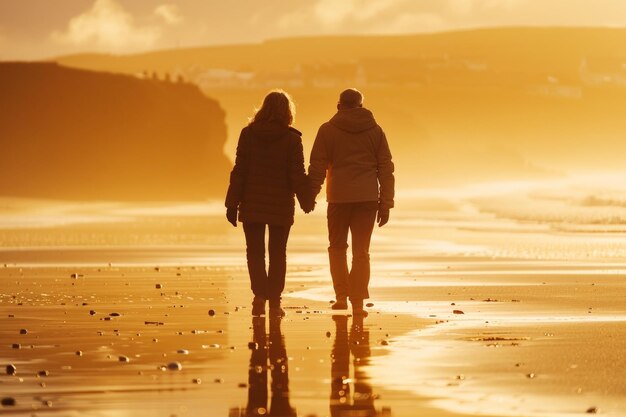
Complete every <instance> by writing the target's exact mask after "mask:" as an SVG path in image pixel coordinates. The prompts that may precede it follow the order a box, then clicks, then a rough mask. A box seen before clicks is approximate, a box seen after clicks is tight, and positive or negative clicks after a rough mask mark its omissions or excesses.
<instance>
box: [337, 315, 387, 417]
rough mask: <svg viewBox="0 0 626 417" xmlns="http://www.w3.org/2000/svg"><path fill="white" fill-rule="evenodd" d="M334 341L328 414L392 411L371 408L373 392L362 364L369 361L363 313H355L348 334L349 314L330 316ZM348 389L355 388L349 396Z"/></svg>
mask: <svg viewBox="0 0 626 417" xmlns="http://www.w3.org/2000/svg"><path fill="white" fill-rule="evenodd" d="M333 321H334V322H335V343H334V344H333V350H332V354H331V358H332V365H331V369H330V374H331V388H330V414H331V416H332V417H355V416H359V417H382V416H390V415H391V412H390V410H389V409H387V408H383V410H382V411H381V412H377V411H376V409H375V408H374V400H375V399H376V395H375V394H374V393H373V391H372V386H371V385H370V384H369V382H368V379H369V378H368V376H367V374H366V372H365V370H364V368H365V367H366V366H367V365H368V363H369V360H370V356H371V350H370V334H369V330H367V329H366V328H365V327H364V325H363V317H354V318H353V320H352V326H351V328H350V333H349V334H348V317H347V316H343V315H335V316H333ZM350 352H352V356H353V366H354V379H351V378H350ZM351 389H353V390H354V392H353V394H352V396H350V391H351Z"/></svg>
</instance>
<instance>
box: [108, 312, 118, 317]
mask: <svg viewBox="0 0 626 417" xmlns="http://www.w3.org/2000/svg"><path fill="white" fill-rule="evenodd" d="M109 316H111V317H119V316H121V314H120V313H115V312H113V313H110V314H109Z"/></svg>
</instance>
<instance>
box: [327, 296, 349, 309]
mask: <svg viewBox="0 0 626 417" xmlns="http://www.w3.org/2000/svg"><path fill="white" fill-rule="evenodd" d="M330 308H331V309H333V310H347V309H348V299H347V298H343V297H342V298H337V301H335V302H334V303H333V304H332V305H331V306H330Z"/></svg>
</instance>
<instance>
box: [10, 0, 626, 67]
mask: <svg viewBox="0 0 626 417" xmlns="http://www.w3.org/2000/svg"><path fill="white" fill-rule="evenodd" d="M510 25H540V26H545V25H550V26H553V25H559V26H563V25H566V26H619V27H622V26H626V1H625V0H230V1H224V0H179V1H174V0H0V60H9V59H38V58H45V57H51V56H55V55H61V54H69V53H77V52H111V53H132V52H137V51H145V50H151V49H165V48H175V47H184V46H199V45H215V44H223V43H248V42H259V41H262V40H265V39H270V38H278V37H290V36H301V35H330V34H391V33H398V34H400V33H419V32H432V31H443V30H452V29H459V28H470V27H484V26H510Z"/></svg>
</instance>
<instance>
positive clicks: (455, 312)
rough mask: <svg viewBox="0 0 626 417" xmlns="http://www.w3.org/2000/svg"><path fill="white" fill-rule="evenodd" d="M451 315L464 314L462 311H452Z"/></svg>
mask: <svg viewBox="0 0 626 417" xmlns="http://www.w3.org/2000/svg"><path fill="white" fill-rule="evenodd" d="M452 313H454V314H465V313H464V312H463V310H452Z"/></svg>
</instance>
